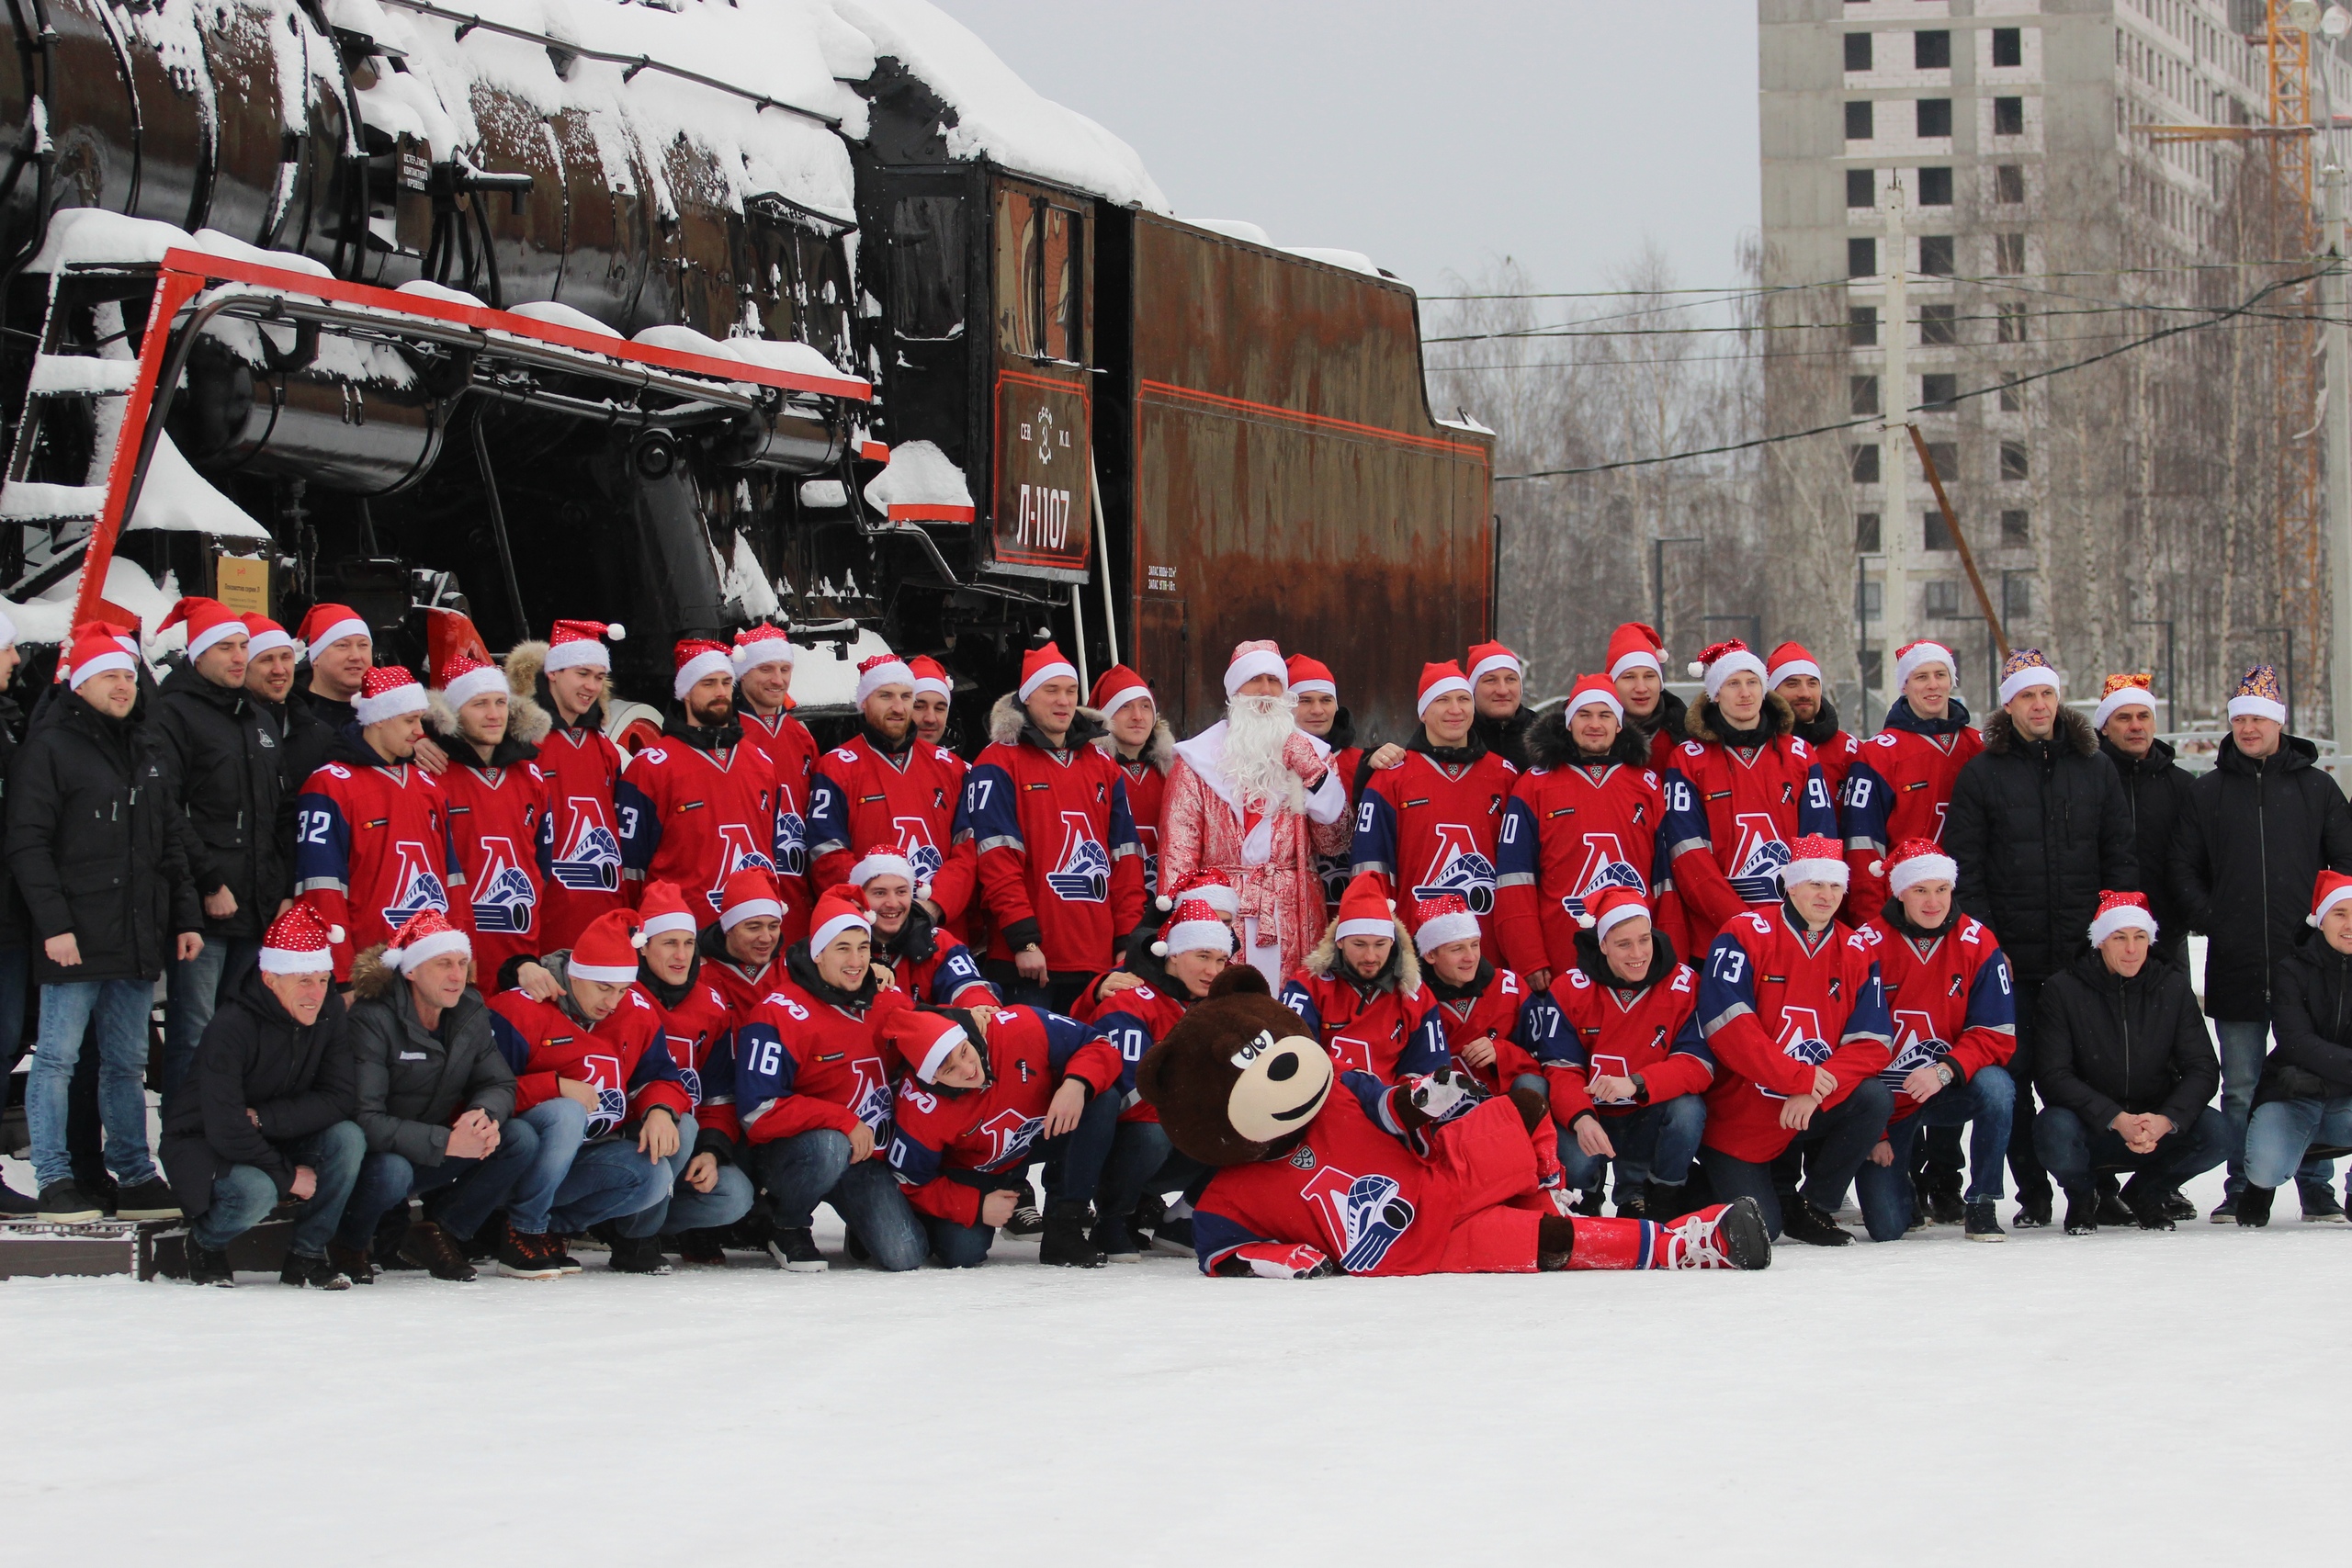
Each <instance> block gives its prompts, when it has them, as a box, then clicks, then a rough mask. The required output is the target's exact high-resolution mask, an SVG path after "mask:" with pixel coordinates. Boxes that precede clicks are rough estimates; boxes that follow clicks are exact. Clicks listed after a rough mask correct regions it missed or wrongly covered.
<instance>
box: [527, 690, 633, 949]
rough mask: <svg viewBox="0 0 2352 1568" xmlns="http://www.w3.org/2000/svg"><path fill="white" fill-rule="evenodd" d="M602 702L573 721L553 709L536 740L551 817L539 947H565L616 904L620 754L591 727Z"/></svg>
mask: <svg viewBox="0 0 2352 1568" xmlns="http://www.w3.org/2000/svg"><path fill="white" fill-rule="evenodd" d="M604 711H605V710H604V706H603V705H602V704H599V705H596V706H594V707H593V708H590V709H589V710H588V712H587V714H585V715H583V716H582V720H581V722H580V723H579V724H577V725H567V724H565V723H564V722H563V720H562V718H561V717H560V716H556V715H555V714H554V712H553V709H552V708H550V709H549V714H550V716H552V717H554V718H555V726H554V728H552V729H550V730H549V731H548V737H547V739H544V740H542V741H540V742H539V759H538V761H539V772H540V773H544V774H546V775H547V780H548V811H549V816H550V817H551V818H552V820H551V822H550V824H549V827H548V852H547V856H546V858H545V860H544V861H543V862H542V863H541V865H540V876H541V880H542V883H543V888H542V891H543V893H544V896H545V903H544V904H543V906H542V908H543V910H544V913H545V917H546V918H545V919H544V920H543V921H542V922H541V924H542V926H543V928H544V929H543V931H542V934H541V936H540V940H541V941H542V942H546V943H547V945H546V947H545V948H543V949H541V951H542V952H546V953H554V952H557V951H559V950H560V949H562V948H567V947H570V946H571V944H572V942H574V941H575V940H576V939H577V938H578V937H579V935H580V933H581V932H582V931H585V930H586V929H587V928H588V925H589V923H590V922H591V921H593V920H594V919H595V918H596V917H597V916H599V915H601V914H604V913H605V911H606V910H609V909H617V908H620V907H621V905H622V902H623V899H622V897H621V836H620V829H619V828H618V826H617V825H616V824H617V822H618V818H616V817H615V816H614V813H613V792H614V790H615V789H616V787H617V786H618V785H619V784H620V777H621V752H620V748H619V747H617V746H616V745H614V744H613V742H612V739H611V738H610V737H608V736H606V735H605V732H604V731H603V730H602V729H599V728H596V720H597V719H598V718H600V717H601V716H603V714H604Z"/></svg>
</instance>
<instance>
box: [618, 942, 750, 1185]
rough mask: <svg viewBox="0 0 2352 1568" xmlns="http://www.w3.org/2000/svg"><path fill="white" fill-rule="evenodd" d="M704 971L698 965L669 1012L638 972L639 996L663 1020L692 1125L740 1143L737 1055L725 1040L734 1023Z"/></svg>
mask: <svg viewBox="0 0 2352 1568" xmlns="http://www.w3.org/2000/svg"><path fill="white" fill-rule="evenodd" d="M707 967H708V965H707V964H695V967H694V969H693V971H692V972H691V973H689V974H688V975H687V976H686V983H685V986H684V987H683V989H682V990H681V992H680V994H679V996H678V998H677V999H676V1001H675V1002H674V1003H673V1004H672V1005H669V1006H664V1005H663V1004H662V998H661V997H660V996H659V995H657V994H656V993H655V992H654V990H653V988H652V987H650V986H648V985H647V984H646V983H645V979H644V976H643V975H642V973H641V972H640V974H639V978H638V982H637V990H638V992H639V994H641V995H642V996H643V997H644V998H645V999H646V1001H647V1002H648V1003H649V1004H650V1005H651V1006H652V1008H653V1009H654V1010H655V1011H657V1012H659V1013H660V1014H661V1015H662V1039H663V1040H664V1041H666V1042H667V1043H668V1044H669V1047H670V1062H671V1065H672V1066H675V1067H676V1068H677V1069H678V1081H679V1082H680V1083H681V1084H683V1085H684V1086H685V1090H686V1098H687V1099H688V1100H692V1101H693V1102H694V1111H695V1122H696V1123H697V1124H699V1125H700V1127H701V1128H702V1130H703V1131H704V1132H707V1133H709V1132H716V1133H719V1134H724V1135H725V1136H726V1137H727V1139H728V1140H729V1142H732V1143H740V1142H741V1141H742V1137H743V1128H742V1124H741V1122H738V1121H737V1119H736V1114H735V1055H734V1051H733V1048H732V1045H731V1043H730V1040H729V1036H730V1035H731V1034H732V1033H733V1032H734V1028H735V1019H734V1015H733V1014H732V1013H731V1012H730V1011H729V1009H728V1006H727V998H725V997H723V996H721V995H720V994H719V991H718V987H717V986H715V985H713V984H712V983H711V982H710V981H709V979H707V977H706V976H705V971H706V970H707Z"/></svg>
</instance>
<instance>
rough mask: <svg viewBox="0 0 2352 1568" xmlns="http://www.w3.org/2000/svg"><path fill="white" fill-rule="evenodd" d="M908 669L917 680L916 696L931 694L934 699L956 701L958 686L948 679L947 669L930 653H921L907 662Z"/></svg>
mask: <svg viewBox="0 0 2352 1568" xmlns="http://www.w3.org/2000/svg"><path fill="white" fill-rule="evenodd" d="M907 668H908V669H909V670H910V671H912V672H913V674H914V678H915V695H917V696H921V695H922V694H924V693H925V692H929V693H930V694H932V695H933V696H934V697H945V698H946V699H947V700H948V701H950V702H953V701H955V700H956V684H955V682H952V681H950V680H948V678H947V668H946V666H945V665H943V664H942V663H940V662H939V660H936V659H933V657H932V656H931V655H929V654H928V653H919V654H917V655H916V656H915V657H914V658H912V659H910V660H907Z"/></svg>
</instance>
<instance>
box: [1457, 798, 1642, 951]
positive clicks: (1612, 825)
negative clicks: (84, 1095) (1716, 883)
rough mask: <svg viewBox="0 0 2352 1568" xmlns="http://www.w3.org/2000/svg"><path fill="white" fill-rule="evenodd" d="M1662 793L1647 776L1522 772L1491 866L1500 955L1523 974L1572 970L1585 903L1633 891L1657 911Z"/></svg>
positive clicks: (1504, 817) (1505, 813)
mask: <svg viewBox="0 0 2352 1568" xmlns="http://www.w3.org/2000/svg"><path fill="white" fill-rule="evenodd" d="M1665 832H1666V795H1665V792H1664V790H1663V788H1662V787H1661V785H1660V784H1659V780H1658V776H1657V774H1656V773H1652V772H1651V771H1650V770H1649V769H1647V768H1636V767H1628V766H1626V765H1624V764H1623V763H1622V762H1611V763H1609V764H1607V765H1606V766H1603V767H1598V768H1590V767H1584V766H1581V765H1579V764H1575V763H1571V764H1569V765H1567V766H1565V767H1552V768H1547V767H1537V768H1530V769H1529V770H1528V771H1527V772H1526V773H1521V775H1520V777H1519V782H1518V783H1517V784H1515V785H1514V786H1513V787H1512V789H1511V798H1510V806H1509V807H1507V808H1506V809H1505V811H1504V814H1503V829H1502V838H1501V842H1500V844H1499V846H1498V848H1499V852H1500V854H1501V859H1500V860H1499V861H1498V863H1497V864H1498V876H1497V877H1496V889H1495V902H1496V926H1497V928H1498V931H1500V933H1501V936H1502V944H1503V945H1502V953H1503V957H1504V958H1505V959H1507V960H1508V961H1509V962H1510V965H1511V967H1512V968H1514V969H1517V970H1520V971H1521V973H1524V974H1532V973H1533V972H1534V971H1536V970H1538V969H1549V970H1550V971H1552V973H1553V974H1555V975H1559V974H1563V973H1565V972H1566V971H1567V970H1568V969H1570V968H1572V967H1574V966H1575V964H1576V961H1577V931H1578V930H1580V929H1581V928H1580V926H1579V925H1578V923H1577V922H1578V921H1579V920H1581V919H1583V916H1584V912H1585V909H1584V901H1585V900H1586V899H1587V898H1589V897H1595V896H1596V895H1598V894H1599V893H1600V890H1601V889H1602V888H1604V887H1631V888H1634V889H1635V890H1637V891H1639V892H1641V893H1642V894H1644V895H1645V896H1647V897H1648V898H1649V900H1650V907H1651V908H1653V909H1655V908H1657V901H1658V900H1657V884H1658V883H1659V882H1660V881H1661V880H1663V879H1662V878H1661V877H1660V875H1659V873H1660V872H1661V871H1663V870H1664V869H1665V867H1666V865H1667V863H1668V861H1667V857H1666V856H1665V854H1664V853H1663V852H1662V850H1661V846H1662V844H1663V841H1664V838H1665Z"/></svg>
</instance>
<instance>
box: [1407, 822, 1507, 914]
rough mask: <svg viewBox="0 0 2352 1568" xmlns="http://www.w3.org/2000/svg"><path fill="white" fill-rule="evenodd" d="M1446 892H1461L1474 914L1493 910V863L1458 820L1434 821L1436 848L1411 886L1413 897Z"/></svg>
mask: <svg viewBox="0 0 2352 1568" xmlns="http://www.w3.org/2000/svg"><path fill="white" fill-rule="evenodd" d="M1448 893H1459V894H1461V895H1462V897H1463V901H1464V902H1465V903H1467V904H1468V905H1469V906H1470V912H1471V913H1472V914H1474V915H1489V914H1492V913H1494V908H1495V863H1494V862H1493V861H1490V860H1488V859H1487V857H1486V856H1485V855H1483V854H1481V853H1480V852H1478V844H1477V840H1475V839H1473V838H1471V836H1470V829H1467V828H1465V827H1464V826H1462V824H1460V823H1458V822H1441V823H1439V824H1438V825H1437V850H1436V852H1434V853H1432V854H1431V855H1430V866H1429V869H1428V870H1427V871H1425V872H1423V873H1422V874H1421V880H1420V881H1419V883H1418V884H1417V885H1416V886H1414V888H1413V897H1415V898H1437V897H1443V896H1444V895H1445V894H1448Z"/></svg>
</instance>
